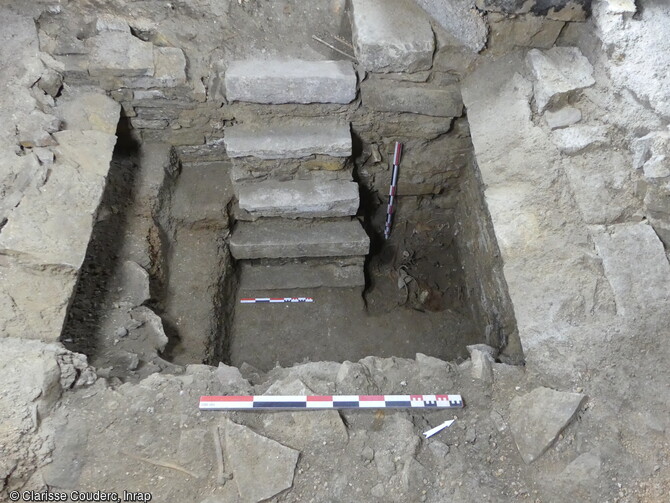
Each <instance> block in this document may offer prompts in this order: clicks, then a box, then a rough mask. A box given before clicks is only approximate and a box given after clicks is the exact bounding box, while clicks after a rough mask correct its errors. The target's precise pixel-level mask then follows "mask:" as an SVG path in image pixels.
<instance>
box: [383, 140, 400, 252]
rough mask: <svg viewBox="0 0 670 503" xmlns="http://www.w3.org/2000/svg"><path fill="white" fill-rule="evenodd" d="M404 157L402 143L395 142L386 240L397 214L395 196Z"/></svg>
mask: <svg viewBox="0 0 670 503" xmlns="http://www.w3.org/2000/svg"><path fill="white" fill-rule="evenodd" d="M401 155H402V143H400V142H395V148H394V149H393V173H392V175H391V188H390V189H389V205H388V208H387V209H386V225H385V226H384V239H388V238H389V236H390V235H391V225H392V224H393V213H394V212H395V195H396V192H397V190H398V169H399V167H400V156H401Z"/></svg>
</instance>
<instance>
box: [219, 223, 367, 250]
mask: <svg viewBox="0 0 670 503" xmlns="http://www.w3.org/2000/svg"><path fill="white" fill-rule="evenodd" d="M369 249H370V238H369V237H368V235H367V234H366V233H365V231H364V230H363V227H362V226H361V224H360V222H359V221H358V220H355V219H354V220H317V221H305V220H302V221H301V220H285V219H280V218H274V219H262V220H258V221H256V222H239V223H238V224H237V227H236V228H235V230H234V231H233V234H232V236H231V238H230V251H231V253H232V255H233V257H235V258H236V259H256V258H298V257H348V256H363V255H367V253H368V251H369Z"/></svg>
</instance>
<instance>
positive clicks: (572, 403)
mask: <svg viewBox="0 0 670 503" xmlns="http://www.w3.org/2000/svg"><path fill="white" fill-rule="evenodd" d="M585 400H586V395H583V394H581V393H566V392H561V391H555V390H553V389H549V388H542V387H540V388H535V389H534V390H533V391H531V392H530V393H528V394H527V395H524V396H518V397H516V398H514V400H512V402H511V403H510V412H509V421H508V424H509V426H510V430H511V431H512V436H513V437H514V441H515V442H516V445H517V447H518V449H519V452H520V453H521V457H522V458H523V460H524V462H525V463H526V464H529V463H532V462H533V461H535V460H536V459H537V458H539V457H540V456H541V455H542V454H544V452H545V451H546V450H547V449H549V447H551V444H553V443H554V441H555V440H556V438H557V437H558V435H559V434H560V433H561V432H562V431H563V430H564V429H565V427H566V426H567V425H568V424H570V422H571V421H572V420H573V419H574V417H575V416H576V415H577V412H578V411H579V409H580V407H581V406H582V404H583V403H584V401H585Z"/></svg>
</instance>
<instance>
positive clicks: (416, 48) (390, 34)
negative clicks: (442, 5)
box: [352, 0, 435, 73]
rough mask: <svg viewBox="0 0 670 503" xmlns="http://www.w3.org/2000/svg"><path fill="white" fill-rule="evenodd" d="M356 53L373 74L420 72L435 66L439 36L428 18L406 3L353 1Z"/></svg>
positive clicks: (362, 63) (393, 0) (389, 0)
mask: <svg viewBox="0 0 670 503" xmlns="http://www.w3.org/2000/svg"><path fill="white" fill-rule="evenodd" d="M352 31H353V42H354V52H355V54H356V58H357V59H358V61H359V63H360V64H361V65H362V66H363V67H364V68H365V69H366V70H368V71H371V72H383V73H389V72H417V71H420V70H428V69H429V68H430V67H431V66H432V64H433V51H434V50H435V36H434V35H433V30H432V28H431V26H430V21H429V20H428V16H427V14H426V13H425V12H424V11H423V10H422V9H421V8H419V7H418V6H416V5H414V4H413V3H412V2H407V1H404V0H353V1H352Z"/></svg>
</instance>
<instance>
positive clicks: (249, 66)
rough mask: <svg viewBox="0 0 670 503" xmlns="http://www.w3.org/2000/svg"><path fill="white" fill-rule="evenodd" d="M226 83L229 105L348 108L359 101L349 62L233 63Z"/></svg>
mask: <svg viewBox="0 0 670 503" xmlns="http://www.w3.org/2000/svg"><path fill="white" fill-rule="evenodd" d="M225 83H226V97H227V98H228V100H229V101H249V102H252V103H275V104H276V103H342V104H346V103H350V102H351V101H353V100H354V98H355V97H356V72H354V68H353V66H352V64H351V63H350V62H348V61H305V60H300V59H288V60H284V61H264V60H260V59H253V60H245V61H233V62H232V63H230V65H229V66H228V70H227V71H226V76H225Z"/></svg>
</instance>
